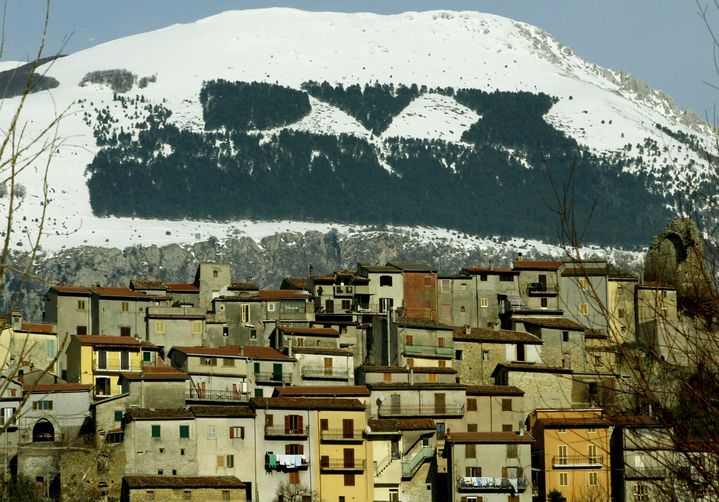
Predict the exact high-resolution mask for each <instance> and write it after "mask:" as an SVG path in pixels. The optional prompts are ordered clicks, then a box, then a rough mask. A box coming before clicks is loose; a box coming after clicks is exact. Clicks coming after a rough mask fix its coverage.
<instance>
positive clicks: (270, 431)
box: [265, 425, 310, 438]
mask: <svg viewBox="0 0 719 502" xmlns="http://www.w3.org/2000/svg"><path fill="white" fill-rule="evenodd" d="M309 433H310V428H309V426H306V427H287V428H286V427H285V426H284V425H266V426H265V437H267V438H272V437H274V438H306V437H307V436H309Z"/></svg>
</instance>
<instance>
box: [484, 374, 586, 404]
mask: <svg viewBox="0 0 719 502" xmlns="http://www.w3.org/2000/svg"><path fill="white" fill-rule="evenodd" d="M492 376H493V377H494V383H495V385H503V386H511V387H517V388H519V389H522V390H523V391H524V409H523V410H522V411H523V413H524V415H525V416H527V415H528V414H529V413H531V412H532V411H533V410H535V409H537V408H549V407H564V408H570V407H572V406H573V405H575V404H576V405H582V404H584V402H585V401H584V400H583V398H584V394H582V395H581V396H580V395H579V392H578V391H575V382H574V375H573V372H572V370H570V369H567V368H555V367H552V366H546V365H544V364H530V363H503V364H498V365H497V367H496V368H495V369H494V373H493V374H492Z"/></svg>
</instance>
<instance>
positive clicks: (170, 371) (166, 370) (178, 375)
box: [121, 365, 188, 380]
mask: <svg viewBox="0 0 719 502" xmlns="http://www.w3.org/2000/svg"><path fill="white" fill-rule="evenodd" d="M121 375H122V377H123V378H125V379H127V380H187V378H188V377H187V373H185V372H184V371H180V370H178V369H175V368H172V367H170V366H167V365H164V366H145V367H143V368H142V372H141V373H121Z"/></svg>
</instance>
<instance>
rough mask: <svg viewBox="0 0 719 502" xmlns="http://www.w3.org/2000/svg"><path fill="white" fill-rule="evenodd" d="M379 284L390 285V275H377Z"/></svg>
mask: <svg viewBox="0 0 719 502" xmlns="http://www.w3.org/2000/svg"><path fill="white" fill-rule="evenodd" d="M379 285H380V286H391V285H392V276H391V275H380V276H379Z"/></svg>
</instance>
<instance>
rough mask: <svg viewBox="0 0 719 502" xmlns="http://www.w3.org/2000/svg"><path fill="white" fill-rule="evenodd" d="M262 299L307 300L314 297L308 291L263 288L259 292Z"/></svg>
mask: <svg viewBox="0 0 719 502" xmlns="http://www.w3.org/2000/svg"><path fill="white" fill-rule="evenodd" d="M258 294H259V297H260V300H264V301H272V300H306V299H308V298H312V295H311V294H310V293H309V292H307V291H297V290H294V289H261V290H260V291H259V292H258Z"/></svg>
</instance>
